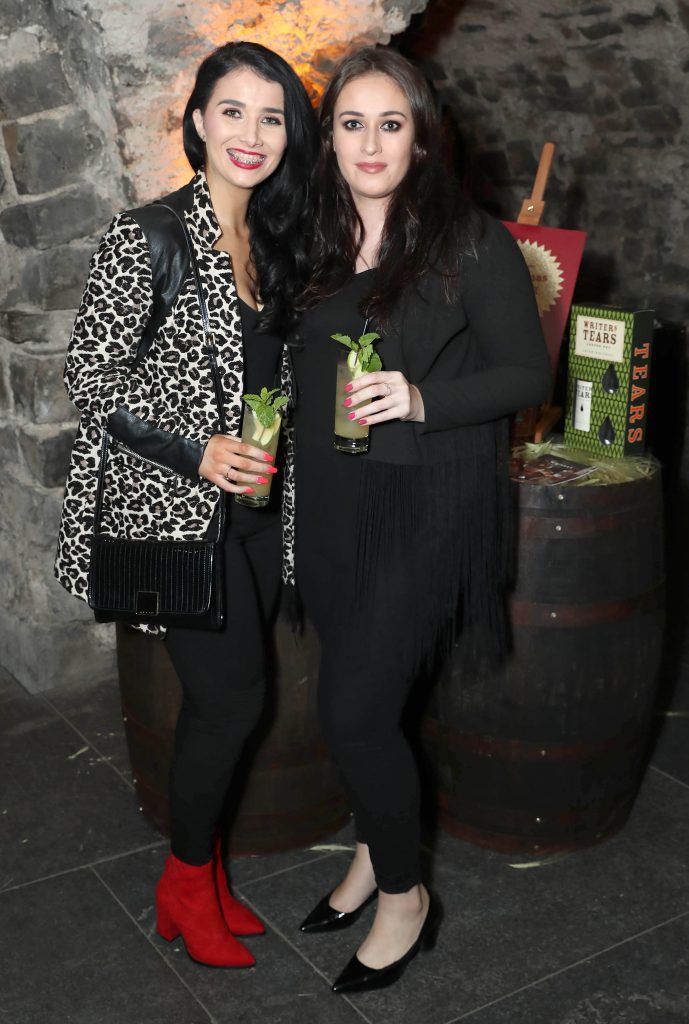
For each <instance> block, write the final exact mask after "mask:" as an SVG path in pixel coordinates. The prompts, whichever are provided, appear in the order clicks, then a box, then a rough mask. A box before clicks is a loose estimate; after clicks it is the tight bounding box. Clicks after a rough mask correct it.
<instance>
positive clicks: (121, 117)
mask: <svg viewBox="0 0 689 1024" xmlns="http://www.w3.org/2000/svg"><path fill="white" fill-rule="evenodd" d="M425 5H426V0H413V3H409V2H405V3H404V9H405V10H409V9H412V8H413V9H414V10H421V9H422V8H423V7H424V6H425ZM170 8H171V10H174V16H172V17H170V18H167V19H163V20H157V21H155V22H151V23H150V25H149V26H148V28H149V38H148V40H147V41H144V43H143V44H142V45H141V47H140V50H139V57H138V64H139V67H140V68H141V69H142V71H143V75H142V80H141V82H140V83H137V84H136V85H135V86H133V87H131V88H129V89H127V90H126V91H124V90H122V91H120V92H119V93H118V95H117V98H116V103H115V106H116V113H117V119H118V122H119V124H120V126H121V134H120V138H119V144H120V149H121V152H122V158H123V161H124V163H125V165H126V169H127V175H128V178H129V180H130V183H131V191H132V192H133V194H134V197H135V198H136V199H137V200H138V201H141V202H144V201H146V200H149V199H152V198H154V197H155V196H159V195H161V194H163V193H164V192H166V191H168V190H169V189H172V188H176V187H178V186H179V185H180V184H183V183H184V182H185V181H187V180H188V179H189V177H190V173H191V172H190V168H189V165H188V164H187V161H186V158H185V156H184V152H183V150H182V140H181V131H180V126H181V116H182V111H183V107H184V103H185V100H186V97H187V96H188V95H189V93H190V91H191V88H192V85H193V77H194V74H195V71H196V68H197V66H198V64H199V62H200V61H201V60H202V59H203V57H204V56H205V55H206V54H208V53H210V52H211V50H213V49H215V47H216V46H220V45H221V44H222V43H225V42H229V41H232V40H240V39H244V40H247V41H249V42H256V43H262V44H263V45H264V46H268V47H270V49H273V50H275V51H276V52H277V53H279V54H280V55H281V56H282V57H284V58H285V60H287V61H289V63H290V64H291V65H292V67H293V68H294V69H295V71H296V72H297V74H299V76H300V77H301V79H302V81H303V82H304V84H305V86H306V88H307V89H308V91H309V95H310V96H311V98H312V100H313V101H314V102H317V100H318V98H319V97H320V95H321V93H322V91H323V88H324V86H325V83H326V82H327V80H328V78H329V76H330V74H331V72H332V69H333V67H334V65H335V64H336V63H337V61H338V60H339V59H340V57H342V56H343V55H344V54H345V53H346V52H347V51H348V50H350V49H351V48H352V47H356V46H363V45H367V44H371V43H379V42H388V40H389V38H390V35H391V34H393V33H396V32H401V31H402V30H403V29H404V28H405V27H406V24H407V21H408V20H409V14H407V15H404V14H403V13H402V9H401V8H402V4H400V6H397V7H393V8H391V9H390V10H385V9H384V8H383V2H382V0H346V2H343V3H339V2H337V0H281V2H280V3H279V4H277V3H274V2H273V0H214V2H210V3H198V2H197V0H183V2H181V3H180V2H177V3H175V4H174V5H173V4H172V3H170ZM146 44H147V45H146ZM113 56H115V54H113ZM127 59H129V60H131V55H130V54H127Z"/></svg>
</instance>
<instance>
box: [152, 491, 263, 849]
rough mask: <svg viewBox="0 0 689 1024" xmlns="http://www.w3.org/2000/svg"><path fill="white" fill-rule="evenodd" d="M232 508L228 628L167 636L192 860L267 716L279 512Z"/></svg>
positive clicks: (174, 841)
mask: <svg viewBox="0 0 689 1024" xmlns="http://www.w3.org/2000/svg"><path fill="white" fill-rule="evenodd" d="M271 504H272V502H271ZM228 508H229V517H230V521H229V523H228V527H227V534H226V538H225V581H226V597H227V615H226V619H227V621H226V626H225V629H224V630H223V631H222V632H212V631H206V630H198V629H178V628H174V629H170V630H168V635H167V641H166V642H167V648H168V652H169V654H170V658H171V660H172V664H173V665H174V668H175V671H176V672H177V675H178V676H179V679H180V682H181V684H182V706H181V710H180V713H179V719H178V721H177V728H176V731H175V742H174V750H173V759H172V765H171V771H170V828H171V842H170V845H171V849H172V852H173V853H174V855H175V856H176V857H178V858H179V859H180V860H183V861H186V862H187V863H188V864H205V863H207V862H208V861H209V860H210V858H211V856H212V851H213V834H214V830H215V827H216V825H217V823H218V820H219V818H220V816H221V812H222V807H223V803H224V800H225V796H226V794H227V790H228V787H229V784H230V781H231V778H232V773H233V771H234V768H235V765H236V763H237V759H238V758H239V755H240V753H241V750H242V747H243V746H244V743H245V741H246V739H247V737H248V736H249V734H250V733H251V732H252V730H253V729H254V727H255V726H256V723H257V721H258V719H259V717H260V715H261V710H262V708H263V702H264V697H265V675H266V666H265V661H266V658H265V651H266V644H267V641H268V636H267V632H268V624H269V621H270V619H271V616H272V615H273V612H274V611H275V607H276V604H277V599H278V595H279V591H280V566H281V547H282V531H281V526H280V521H279V513H276V512H274V511H273V510H272V509H270V510H261V509H248V508H243V507H242V506H240V505H237V504H236V503H235V502H234V501H230V502H228Z"/></svg>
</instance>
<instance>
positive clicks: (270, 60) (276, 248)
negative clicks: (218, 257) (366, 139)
mask: <svg viewBox="0 0 689 1024" xmlns="http://www.w3.org/2000/svg"><path fill="white" fill-rule="evenodd" d="M237 68H249V69H250V70H251V71H253V72H255V74H257V75H259V76H260V77H261V78H263V79H265V80H266V81H268V82H276V83H277V84H278V85H281V86H282V88H283V91H284V95H285V128H286V132H287V149H286V150H285V153H284V156H283V158H282V160H281V162H280V164H279V166H278V168H277V169H276V170H275V171H274V173H273V174H271V176H270V177H269V178H266V180H265V181H262V182H261V183H260V184H259V185H258V186H257V187H256V188H255V189H254V191H253V194H252V196H251V199H250V201H249V208H248V211H247V223H248V226H249V235H250V251H251V260H252V263H253V265H254V267H255V269H256V278H257V285H258V291H259V293H260V297H261V302H262V303H263V309H262V311H261V318H260V322H259V330H261V331H263V332H266V331H275V332H282V331H285V330H287V329H288V328H289V326H290V325H291V323H292V322H293V320H294V318H295V314H294V310H293V308H292V298H293V297H294V296H295V295H297V294H298V293H299V292H300V291H301V290H302V289H303V288H304V286H305V284H306V281H307V279H308V273H309V259H308V246H309V241H308V235H307V232H308V229H309V227H310V225H311V222H312V213H311V186H310V175H311V170H312V168H313V166H314V164H315V161H316V154H317V150H318V132H317V128H316V118H315V114H314V112H313V108H312V106H311V103H310V101H309V97H308V94H307V92H306V89H305V88H304V86H303V85H302V83H301V82H300V80H299V78H298V77H297V75H296V73H295V72H294V71H293V70H292V68H291V67H290V66H289V64H288V63H287V61H285V60H283V58H282V57H280V56H279V55H278V54H277V53H274V52H273V50H269V49H268V48H267V47H265V46H261V45H260V44H259V43H247V42H237V43H225V45H224V46H219V47H218V48H217V49H216V50H214V51H213V52H212V53H211V54H209V55H208V56H207V57H206V58H205V60H204V61H203V62H202V63H201V65H200V67H199V69H198V72H197V73H196V82H195V84H194V89H193V91H192V93H191V96H190V97H189V99H188V101H187V105H186V108H185V110H184V119H183V124H182V133H183V139H184V152H185V153H186V155H187V160H188V161H189V163H190V164H191V166H192V167H193V169H194V171H198V170H199V169H200V168H202V167H203V166H204V164H205V161H206V149H205V146H204V144H203V142H202V141H201V139H200V138H199V135H198V132H197V131H196V128H195V126H194V119H193V113H194V111H195V110H197V109H198V110H201V111H202V112H203V111H204V110H205V109H206V106H207V105H208V101H209V99H210V96H211V93H212V92H213V89H214V88H215V85H216V82H217V81H218V79H220V78H222V77H223V76H224V75H226V74H228V73H229V72H230V71H235V70H236V69H237Z"/></svg>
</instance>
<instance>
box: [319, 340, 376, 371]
mask: <svg viewBox="0 0 689 1024" xmlns="http://www.w3.org/2000/svg"><path fill="white" fill-rule="evenodd" d="M330 337H331V338H332V339H333V341H339V342H340V344H341V345H346V347H347V348H348V349H349V350H350V351H349V355H348V356H347V366H348V367H349V369H350V370H351V371H352V374H353V375H354V376H355V377H360V376H361V375H362V374H363V373H374V372H375V371H376V370H381V369H382V368H383V363H382V362H381V358H380V356H379V355H378V353H377V352H376V351H374V348H373V345H374V342H376V341H378V340H379V339H380V334H376V332H375V331H371V332H370V333H368V334H362V335H361V337H360V338H359V339H358V341H352V339H351V338H350V337H349V335H348V334H331V335H330Z"/></svg>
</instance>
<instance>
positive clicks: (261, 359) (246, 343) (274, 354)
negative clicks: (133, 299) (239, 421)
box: [228, 296, 284, 523]
mask: <svg viewBox="0 0 689 1024" xmlns="http://www.w3.org/2000/svg"><path fill="white" fill-rule="evenodd" d="M237 298H239V296H237ZM239 309H240V313H241V316H242V344H243V347H244V393H245V394H251V395H256V394H258V393H259V392H260V390H261V388H268V389H270V388H277V387H279V386H280V360H281V358H282V346H283V341H282V338H279V337H278V336H277V335H275V334H259V333H258V331H257V330H256V327H257V325H258V320H259V317H260V313H259V311H258V310H256V309H254V308H253V306H250V305H249V304H248V302H245V301H244V299H239ZM276 465H277V466H278V467H279V470H280V471H279V472H278V473H277V474H276V476H275V477H274V479H273V482H272V484H271V486H270V501H269V502H268V504H267V505H265V506H264V507H263V508H260V509H254V508H246V507H245V506H243V505H238V504H237V503H236V502H234V501H233V502H228V507H229V509H230V520H231V522H234V523H239V522H241V523H244V522H251V521H252V519H254V517H255V516H256V514H257V513H259V514H260V516H261V519H260V521H261V523H265V522H266V517H267V516H269V517H270V518H271V519H272V518H275V519H279V518H280V504H281V493H282V476H283V472H284V453H282V452H281V451H280V449H279V448H278V455H277V459H276ZM229 497H231V495H228V498H229Z"/></svg>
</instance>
